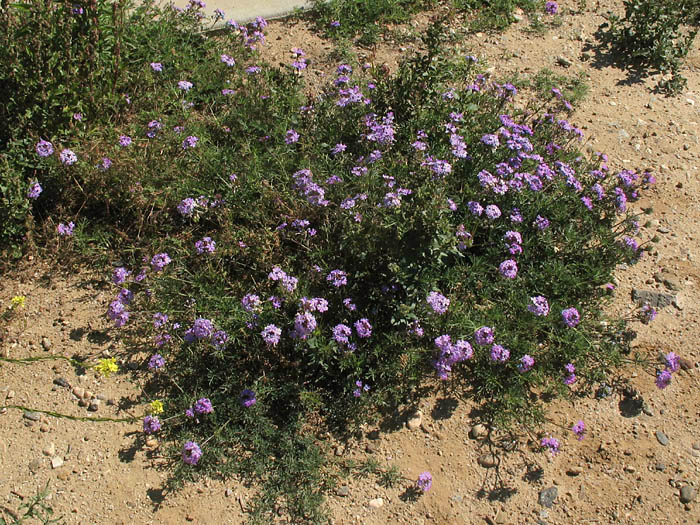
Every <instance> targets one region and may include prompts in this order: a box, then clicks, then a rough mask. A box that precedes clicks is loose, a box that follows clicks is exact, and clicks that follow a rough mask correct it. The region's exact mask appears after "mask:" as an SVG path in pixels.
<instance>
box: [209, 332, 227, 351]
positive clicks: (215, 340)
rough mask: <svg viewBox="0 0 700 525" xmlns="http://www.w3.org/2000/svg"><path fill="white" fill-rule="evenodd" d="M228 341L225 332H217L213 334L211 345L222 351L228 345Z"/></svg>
mask: <svg viewBox="0 0 700 525" xmlns="http://www.w3.org/2000/svg"><path fill="white" fill-rule="evenodd" d="M226 341H228V334H227V333H226V332H224V331H223V330H217V331H216V332H214V333H213V334H211V344H212V345H214V348H216V349H217V350H221V349H222V348H223V347H224V345H225V344H226Z"/></svg>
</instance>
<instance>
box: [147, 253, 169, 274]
mask: <svg viewBox="0 0 700 525" xmlns="http://www.w3.org/2000/svg"><path fill="white" fill-rule="evenodd" d="M171 262H172V259H171V258H170V256H169V255H168V254H167V253H157V254H155V255H154V256H153V257H152V258H151V268H153V271H155V272H160V271H162V270H163V268H165V267H166V266H167V265H168V264H170V263H171Z"/></svg>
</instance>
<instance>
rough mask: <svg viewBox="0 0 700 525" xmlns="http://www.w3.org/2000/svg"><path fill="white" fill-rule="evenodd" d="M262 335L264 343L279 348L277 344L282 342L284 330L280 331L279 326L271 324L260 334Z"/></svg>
mask: <svg viewBox="0 0 700 525" xmlns="http://www.w3.org/2000/svg"><path fill="white" fill-rule="evenodd" d="M260 335H261V336H262V338H263V341H265V343H266V344H268V345H270V346H277V343H279V342H280V336H281V335H282V330H280V329H279V328H278V327H277V326H275V325H273V324H269V325H267V326H266V327H265V329H264V330H263V331H262V332H260Z"/></svg>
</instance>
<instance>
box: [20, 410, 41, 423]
mask: <svg viewBox="0 0 700 525" xmlns="http://www.w3.org/2000/svg"><path fill="white" fill-rule="evenodd" d="M22 417H24V419H28V420H29V421H40V420H41V414H40V413H39V412H29V411H26V412H25V413H24V414H23V416H22Z"/></svg>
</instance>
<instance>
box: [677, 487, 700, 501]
mask: <svg viewBox="0 0 700 525" xmlns="http://www.w3.org/2000/svg"><path fill="white" fill-rule="evenodd" d="M697 495H698V489H696V488H695V487H693V486H691V485H686V486H684V487H682V488H681V495H680V496H681V503H692V502H693V501H694V500H695V497H696V496H697Z"/></svg>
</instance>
